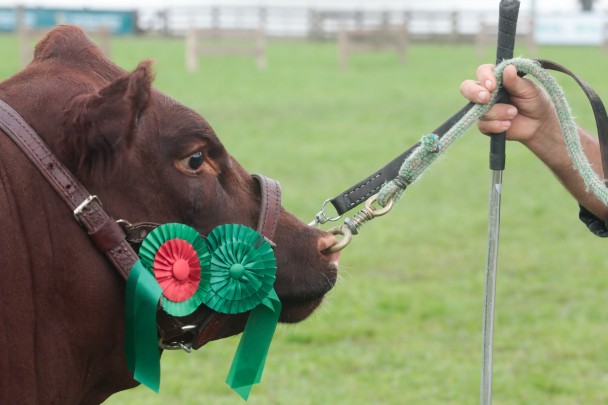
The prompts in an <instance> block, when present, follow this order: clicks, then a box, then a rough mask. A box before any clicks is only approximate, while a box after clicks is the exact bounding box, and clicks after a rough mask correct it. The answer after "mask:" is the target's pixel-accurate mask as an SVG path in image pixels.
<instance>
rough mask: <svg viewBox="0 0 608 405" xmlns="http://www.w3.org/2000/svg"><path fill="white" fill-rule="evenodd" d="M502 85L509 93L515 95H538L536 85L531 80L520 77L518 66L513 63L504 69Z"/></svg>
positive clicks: (523, 96)
mask: <svg viewBox="0 0 608 405" xmlns="http://www.w3.org/2000/svg"><path fill="white" fill-rule="evenodd" d="M502 85H503V87H504V88H505V89H506V90H507V91H508V92H509V94H511V95H512V96H515V97H521V98H533V97H536V96H537V95H538V89H537V87H536V85H535V84H534V83H533V82H532V81H530V80H527V79H524V78H522V77H519V76H518V75H517V68H515V66H513V65H509V66H507V67H506V68H505V70H504V71H503V74H502Z"/></svg>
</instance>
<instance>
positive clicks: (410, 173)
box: [378, 58, 608, 207]
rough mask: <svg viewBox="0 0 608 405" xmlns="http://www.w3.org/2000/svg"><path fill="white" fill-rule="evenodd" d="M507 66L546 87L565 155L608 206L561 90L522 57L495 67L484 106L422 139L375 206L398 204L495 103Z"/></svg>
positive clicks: (535, 64)
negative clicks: (440, 132)
mask: <svg viewBox="0 0 608 405" xmlns="http://www.w3.org/2000/svg"><path fill="white" fill-rule="evenodd" d="M508 65H514V66H515V67H516V68H517V70H518V71H519V72H522V73H525V74H526V75H530V76H532V77H534V78H535V79H536V80H538V82H539V83H540V84H541V85H542V86H543V87H544V88H545V90H546V91H547V93H548V94H549V96H550V98H551V101H552V102H553V105H554V106H555V109H556V111H557V116H558V119H559V124H560V127H561V130H562V133H563V135H564V139H565V141H566V146H567V148H568V153H569V154H570V156H572V161H573V164H574V168H575V169H576V171H578V173H579V174H580V175H581V177H582V178H583V181H584V182H585V186H586V187H587V191H591V192H592V193H593V194H594V195H595V196H596V197H597V198H598V199H599V200H600V201H602V203H603V204H604V205H607V206H608V188H607V187H606V186H605V185H604V182H603V181H602V180H601V179H600V178H599V177H598V175H597V174H596V173H595V172H594V171H593V169H592V168H591V165H590V164H589V161H588V160H587V156H586V155H585V153H584V151H583V147H582V145H581V142H580V139H579V136H578V129H577V126H576V123H575V122H574V119H573V118H572V112H571V110H570V106H569V105H568V102H567V100H566V96H565V94H564V91H563V90H562V88H561V87H560V86H559V84H558V83H557V81H556V80H555V79H554V78H553V76H551V75H550V74H549V73H548V72H547V71H546V70H545V69H543V68H542V67H541V66H540V64H539V63H538V62H535V61H533V60H530V59H523V58H514V59H508V60H505V61H503V62H502V63H500V64H499V65H498V66H496V68H495V69H494V75H495V76H496V81H497V83H498V86H497V88H496V90H494V92H493V93H492V95H491V97H490V101H489V102H488V103H487V104H476V105H475V106H473V108H471V109H470V110H469V111H468V112H467V113H466V114H465V115H464V116H463V117H462V118H461V119H460V120H459V121H458V122H457V123H456V124H454V126H453V127H452V128H450V129H449V130H448V132H446V133H445V135H443V137H441V138H439V137H438V136H437V135H435V134H430V135H425V136H424V137H423V138H422V139H421V142H420V146H419V147H418V148H416V150H414V152H413V153H412V154H410V155H409V156H408V157H407V158H406V159H405V160H404V162H403V164H402V165H401V168H400V169H399V174H398V175H397V177H395V179H393V180H391V181H389V182H387V183H386V184H385V185H384V186H383V187H382V188H381V189H380V191H379V193H378V204H379V205H380V206H382V207H384V206H385V205H386V204H387V203H388V201H389V200H390V199H393V200H394V201H395V202H397V201H398V200H399V198H401V195H402V194H403V191H404V190H405V188H406V187H407V186H408V185H410V184H412V183H413V182H414V181H415V180H416V179H417V178H418V177H419V176H420V175H421V174H422V172H423V171H424V170H426V169H427V168H428V167H429V166H430V165H431V163H433V162H434V161H435V160H436V159H437V158H438V157H439V156H440V155H442V154H443V153H444V152H445V151H446V149H447V148H448V147H449V146H450V145H451V144H452V142H454V141H455V140H456V139H458V138H459V137H461V136H462V135H463V134H464V133H465V132H466V131H467V130H468V129H469V128H470V127H471V126H472V125H473V124H474V123H475V122H477V120H478V119H479V118H481V117H482V116H483V115H484V114H485V113H486V112H487V111H488V110H489V109H490V108H491V107H492V106H493V105H494V104H496V101H497V100H496V98H497V95H498V92H499V90H500V88H501V87H502V75H503V71H504V69H505V67H507V66H508Z"/></svg>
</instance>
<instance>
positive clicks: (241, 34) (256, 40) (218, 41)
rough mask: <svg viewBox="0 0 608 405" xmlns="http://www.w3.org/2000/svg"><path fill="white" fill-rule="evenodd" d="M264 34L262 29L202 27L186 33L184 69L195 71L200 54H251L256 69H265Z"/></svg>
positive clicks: (190, 29)
mask: <svg viewBox="0 0 608 405" xmlns="http://www.w3.org/2000/svg"><path fill="white" fill-rule="evenodd" d="M266 42H267V41H266V34H265V32H264V30H263V29H261V28H258V29H245V28H242V29H203V28H194V27H191V28H189V29H188V31H187V33H186V69H187V70H188V71H189V72H195V71H196V70H197V69H198V60H199V58H200V57H201V56H219V55H231V56H252V57H253V58H254V59H255V62H256V65H257V67H258V69H265V68H266V65H267V61H266Z"/></svg>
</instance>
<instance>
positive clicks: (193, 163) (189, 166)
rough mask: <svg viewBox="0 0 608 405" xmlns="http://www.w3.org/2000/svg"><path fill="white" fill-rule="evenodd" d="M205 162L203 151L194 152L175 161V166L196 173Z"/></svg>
mask: <svg viewBox="0 0 608 405" xmlns="http://www.w3.org/2000/svg"><path fill="white" fill-rule="evenodd" d="M204 164H205V153H204V152H196V153H193V154H192V155H190V156H188V157H187V158H184V159H182V160H180V161H179V162H178V163H177V167H178V168H180V169H181V170H183V171H184V172H186V173H190V174H196V173H199V172H200V171H202V170H203V166H204Z"/></svg>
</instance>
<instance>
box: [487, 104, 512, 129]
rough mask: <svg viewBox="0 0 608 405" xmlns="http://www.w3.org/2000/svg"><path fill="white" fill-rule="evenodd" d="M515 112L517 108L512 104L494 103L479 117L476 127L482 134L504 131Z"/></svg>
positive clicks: (509, 126)
mask: <svg viewBox="0 0 608 405" xmlns="http://www.w3.org/2000/svg"><path fill="white" fill-rule="evenodd" d="M517 113H518V111H517V108H515V107H514V106H512V105H509V104H496V105H494V106H493V107H492V108H491V109H490V110H489V111H488V112H487V113H486V114H485V115H484V116H483V117H481V118H480V119H479V121H478V122H477V127H478V128H479V131H480V132H482V133H484V134H494V133H500V132H504V131H506V130H508V129H509V128H511V125H512V120H513V119H514V118H515V117H516V116H517Z"/></svg>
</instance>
